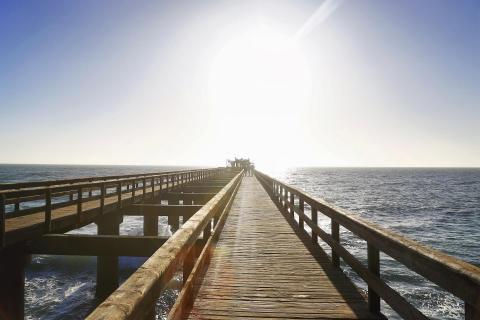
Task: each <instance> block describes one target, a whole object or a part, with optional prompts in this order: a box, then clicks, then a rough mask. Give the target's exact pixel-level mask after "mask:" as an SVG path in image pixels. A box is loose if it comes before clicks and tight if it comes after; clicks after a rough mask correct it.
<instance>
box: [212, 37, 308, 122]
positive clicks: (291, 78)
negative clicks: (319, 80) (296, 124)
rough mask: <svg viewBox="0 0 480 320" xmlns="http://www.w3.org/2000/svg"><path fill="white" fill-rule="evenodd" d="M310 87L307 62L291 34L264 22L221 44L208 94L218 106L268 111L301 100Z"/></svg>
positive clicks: (282, 109)
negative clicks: (281, 31) (269, 26)
mask: <svg viewBox="0 0 480 320" xmlns="http://www.w3.org/2000/svg"><path fill="white" fill-rule="evenodd" d="M310 88H311V84H310V77H309V73H308V67H307V65H306V62H305V59H304V57H303V55H302V53H301V52H300V50H299V49H298V47H297V45H296V43H295V41H294V40H293V38H291V37H287V36H285V35H282V34H280V33H276V32H274V31H273V30H269V29H266V28H264V29H258V30H255V31H250V32H247V33H245V34H243V35H241V36H239V37H237V38H235V39H233V40H231V41H230V42H228V43H227V44H226V45H225V46H224V47H223V49H222V50H221V51H220V53H219V54H218V55H217V57H216V59H215V61H214V63H213V66H212V70H211V77H210V82H209V94H210V96H209V97H210V102H211V104H212V105H213V106H214V107H216V108H220V109H221V110H223V111H228V112H231V113H233V114H237V115H238V114H240V115H243V114H251V113H255V114H256V116H272V115H275V114H277V115H281V114H283V113H286V112H288V110H289V109H291V108H297V107H298V106H299V105H302V104H305V103H306V102H307V101H308V99H309V95H310Z"/></svg>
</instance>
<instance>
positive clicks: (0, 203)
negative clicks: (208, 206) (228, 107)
mask: <svg viewBox="0 0 480 320" xmlns="http://www.w3.org/2000/svg"><path fill="white" fill-rule="evenodd" d="M223 170H225V169H224V168H212V169H198V170H186V171H173V172H163V173H161V174H151V175H144V174H141V175H139V176H132V175H127V176H126V178H125V176H118V178H116V179H111V180H100V181H93V182H84V181H81V182H75V183H72V184H68V185H64V184H63V181H64V180H60V181H61V182H59V183H58V184H51V185H50V186H39V187H29V188H22V189H15V190H1V191H0V248H1V247H4V246H6V239H5V235H6V222H7V220H10V219H14V218H18V217H22V216H26V215H31V214H36V213H44V215H45V217H44V223H45V232H48V231H50V230H51V229H50V227H51V221H52V211H53V210H55V209H58V208H62V207H67V206H76V215H77V218H78V221H80V220H81V216H82V212H83V211H84V210H83V205H84V204H85V203H87V202H91V201H97V202H99V205H98V204H97V207H98V209H99V210H100V211H101V212H100V213H102V214H103V212H104V209H105V207H106V206H107V205H108V206H109V208H111V207H112V205H113V206H115V207H116V208H121V207H122V205H123V204H124V202H125V200H126V199H122V198H123V195H124V194H131V196H130V199H128V200H130V201H131V203H135V201H136V199H137V198H139V197H140V198H143V197H145V195H146V194H147V189H149V192H151V196H152V197H154V196H155V194H156V193H157V192H161V191H162V190H169V191H171V190H173V189H174V188H177V187H179V186H181V185H184V184H186V183H190V182H195V181H200V180H203V179H205V178H207V177H214V176H215V175H217V174H218V173H220V172H222V171H223ZM112 198H113V201H112ZM12 199H13V200H14V201H13V202H12ZM107 200H108V203H106V202H107ZM32 201H36V203H33V204H32V203H31V202H32ZM29 202H30V205H28V206H27V205H24V206H22V204H28V203H29ZM12 204H13V206H14V208H13V210H7V209H8V206H12Z"/></svg>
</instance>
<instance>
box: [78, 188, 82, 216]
mask: <svg viewBox="0 0 480 320" xmlns="http://www.w3.org/2000/svg"><path fill="white" fill-rule="evenodd" d="M82 201H83V190H82V188H81V187H80V188H78V190H77V224H80V223H81V222H82V217H81V215H82Z"/></svg>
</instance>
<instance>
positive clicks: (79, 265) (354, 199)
mask: <svg viewBox="0 0 480 320" xmlns="http://www.w3.org/2000/svg"><path fill="white" fill-rule="evenodd" d="M181 169H184V168H182V167H161V166H159V167H140V166H43V165H0V183H5V182H20V181H34V180H52V179H64V178H75V177H89V176H103V175H117V174H130V173H145V172H161V171H170V170H181ZM266 172H267V173H269V174H271V175H272V176H274V177H276V178H278V179H280V180H283V181H285V182H287V183H288V184H291V185H293V186H296V187H298V188H300V189H303V190H305V191H307V192H308V193H310V194H311V195H313V196H315V197H319V198H323V199H325V200H327V201H328V202H331V203H333V204H335V205H337V206H340V207H343V208H345V209H349V210H351V211H353V212H355V213H357V214H359V215H360V216H362V217H364V218H367V219H369V220H370V221H373V222H375V223H377V224H379V225H381V226H383V227H386V228H389V229H391V230H394V231H396V232H399V233H402V234H404V235H406V236H408V237H410V238H412V239H414V240H417V241H419V242H421V243H424V244H427V245H429V246H432V247H434V248H436V249H438V250H441V251H443V252H445V253H447V254H450V255H453V256H455V257H458V258H460V259H463V260H465V261H467V262H470V263H473V264H476V265H480V254H479V253H480V169H425V168H413V169H411V168H408V169H406V168H290V169H286V170H284V171H276V172H268V170H266ZM319 223H320V225H321V227H322V228H325V230H329V228H330V221H329V219H326V218H324V219H320V220H319ZM142 224H143V223H142V218H141V217H126V218H125V219H124V222H123V223H122V225H121V230H120V232H121V234H124V235H126V234H128V235H140V234H142ZM159 232H160V234H163V235H169V234H170V229H169V227H168V225H167V221H166V219H160V221H159ZM71 233H84V234H95V233H96V226H95V225H94V224H92V225H88V226H86V227H83V228H81V229H77V230H75V231H72V232H71ZM340 237H341V242H342V244H343V245H344V246H345V247H346V248H347V249H348V250H349V251H350V252H351V253H353V254H354V255H355V256H356V257H358V258H359V259H360V260H362V261H364V262H365V261H366V244H365V242H364V241H361V240H360V239H359V238H357V237H355V236H354V235H352V234H351V233H350V232H349V231H347V230H345V229H343V228H341V235H340ZM324 247H325V249H326V251H327V252H329V249H328V247H327V246H324ZM144 261H145V259H144V258H128V257H121V258H120V270H121V279H122V281H123V280H124V279H126V278H127V277H128V276H129V275H130V274H131V273H132V272H133V271H134V270H135V269H136V268H137V267H138V266H140V265H141V264H142V263H143V262H144ZM95 263H96V258H95V257H80V256H78V257H67V256H45V255H34V256H32V258H31V262H30V263H29V264H28V266H27V269H26V305H25V307H26V315H27V319H83V318H84V317H85V316H86V315H88V313H89V312H90V311H91V310H92V308H94V306H95V304H96V302H95V297H94V296H95V273H96V267H95ZM342 268H343V269H344V270H345V272H346V273H347V274H348V275H349V276H351V277H352V279H353V280H354V282H355V283H356V284H357V285H358V286H359V287H360V288H362V289H366V286H365V284H364V283H363V282H362V281H361V279H359V278H358V276H356V275H355V273H354V272H353V271H351V270H350V269H349V268H348V266H345V265H342ZM381 274H382V278H383V279H384V280H385V281H387V282H388V283H389V285H391V286H392V287H393V288H395V289H396V290H398V291H399V292H400V293H401V294H402V295H403V296H404V297H405V298H406V299H407V300H409V301H411V302H412V303H413V304H414V305H416V306H417V307H418V308H420V310H422V311H423V312H424V313H425V314H426V315H427V316H429V317H431V318H435V319H461V318H463V309H464V306H463V303H462V302H461V301H459V300H458V299H456V298H455V297H453V296H452V295H450V294H448V293H445V292H444V291H442V290H441V289H439V288H438V287H436V286H435V285H432V284H430V283H429V282H428V281H425V280H424V279H422V278H421V277H419V276H416V275H415V274H414V273H413V272H411V271H409V270H408V269H407V268H405V267H403V266H402V265H400V264H399V263H397V262H396V261H393V260H392V259H391V258H389V257H388V256H385V255H383V254H382V255H381ZM181 280H182V279H181V275H178V276H176V277H175V278H174V279H173V280H172V282H171V283H170V285H169V289H167V290H166V292H165V293H164V294H163V295H162V297H161V298H160V300H159V302H158V304H157V310H158V314H159V318H163V317H164V316H165V314H166V312H167V310H168V308H169V307H170V306H171V305H172V304H173V302H174V300H175V298H176V295H177V294H178V288H179V286H180V283H181ZM382 312H384V314H386V315H387V316H388V317H389V318H392V319H397V318H398V316H397V315H396V314H395V313H394V312H393V311H392V310H390V309H389V308H388V306H385V305H382Z"/></svg>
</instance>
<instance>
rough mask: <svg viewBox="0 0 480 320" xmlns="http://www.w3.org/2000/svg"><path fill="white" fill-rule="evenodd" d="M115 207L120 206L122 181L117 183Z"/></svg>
mask: <svg viewBox="0 0 480 320" xmlns="http://www.w3.org/2000/svg"><path fill="white" fill-rule="evenodd" d="M117 203H118V205H117V208H118V209H121V208H122V182H119V183H118V185H117Z"/></svg>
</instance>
